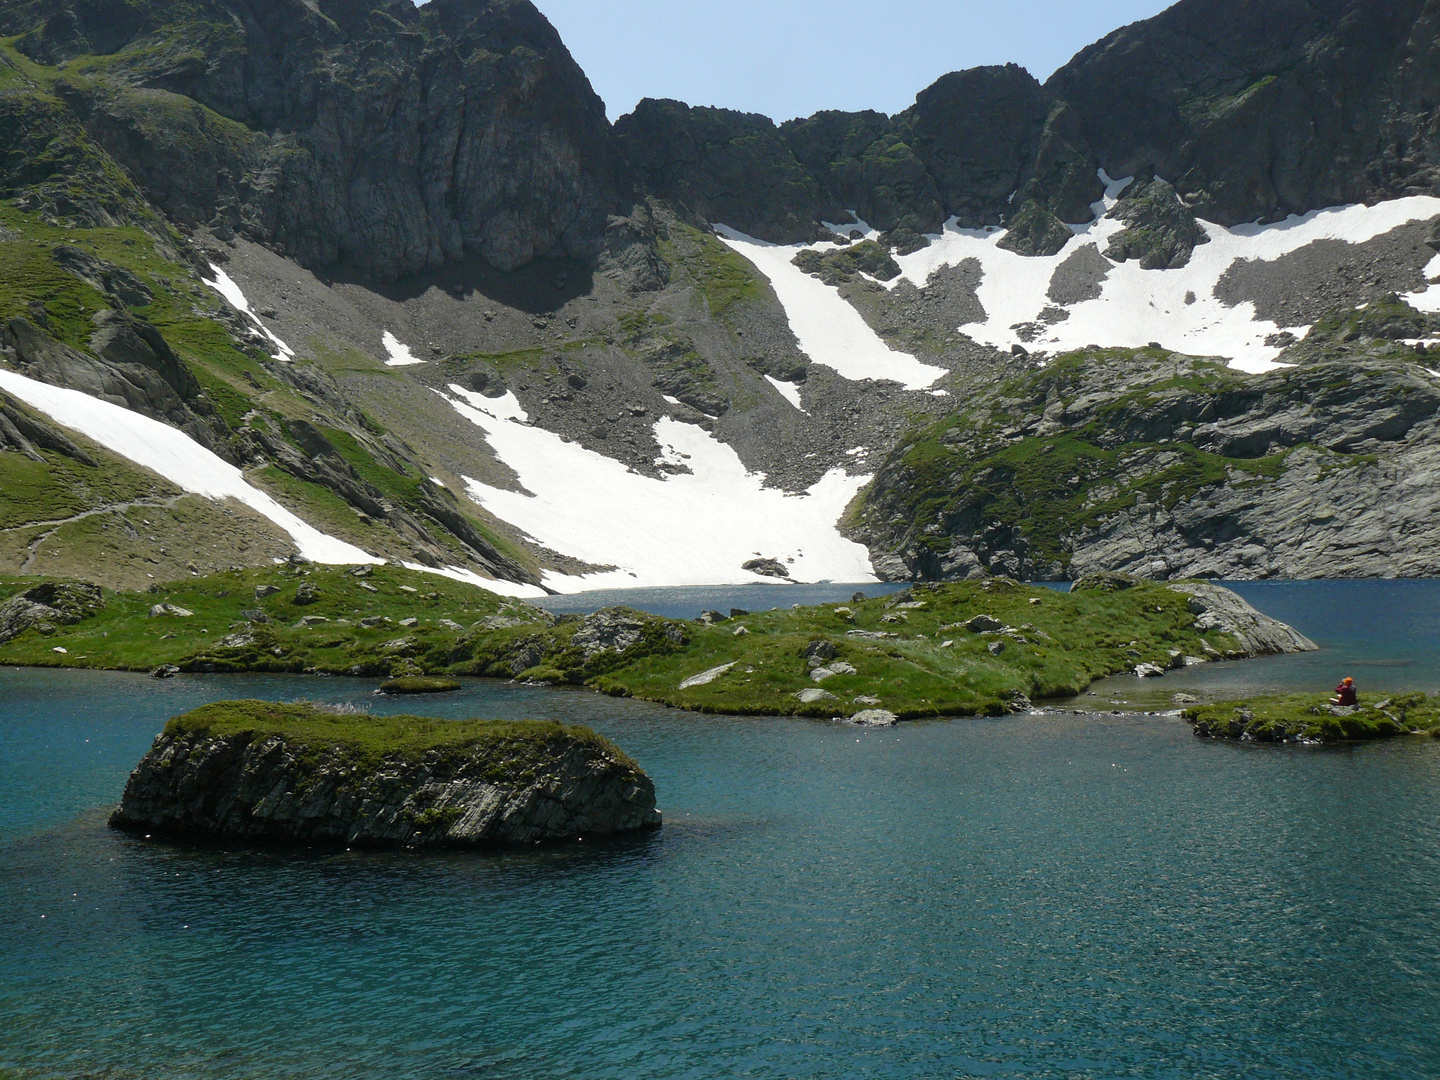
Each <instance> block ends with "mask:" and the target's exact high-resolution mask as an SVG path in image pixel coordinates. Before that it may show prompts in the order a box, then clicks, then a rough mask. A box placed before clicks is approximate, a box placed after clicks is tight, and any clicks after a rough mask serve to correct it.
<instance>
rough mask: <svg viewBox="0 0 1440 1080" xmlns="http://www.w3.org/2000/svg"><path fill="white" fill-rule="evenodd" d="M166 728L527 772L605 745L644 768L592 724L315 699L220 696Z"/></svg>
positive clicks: (372, 758)
mask: <svg viewBox="0 0 1440 1080" xmlns="http://www.w3.org/2000/svg"><path fill="white" fill-rule="evenodd" d="M164 734H165V736H167V737H169V738H171V739H182V738H185V737H186V736H192V735H197V736H205V737H211V738H231V737H233V736H237V735H238V736H244V737H245V738H246V739H248V740H250V741H258V740H263V739H266V738H269V737H270V736H278V737H280V738H282V739H284V740H285V741H286V742H287V743H289V744H291V745H292V746H295V747H300V748H304V749H305V750H306V751H308V752H310V753H319V752H322V751H324V752H331V751H334V752H337V753H339V754H341V755H342V756H343V757H344V758H346V759H347V760H348V761H349V762H351V763H352V764H353V765H356V766H359V767H366V768H369V767H374V766H376V765H378V764H380V763H381V762H384V761H395V762H408V763H415V762H420V761H423V760H424V759H425V758H426V757H427V756H428V755H430V754H432V753H436V752H438V753H440V754H441V755H451V756H454V755H458V754H464V755H466V756H469V757H474V758H477V759H480V760H482V761H483V762H484V763H485V765H486V767H487V768H488V769H489V770H491V771H493V772H494V773H496V774H497V775H499V774H502V773H510V772H514V771H519V772H524V771H526V770H529V769H533V768H534V767H535V766H537V765H539V764H542V763H543V762H544V761H545V760H546V758H547V757H549V756H550V755H552V754H553V753H554V751H555V749H556V748H557V747H558V746H562V745H565V746H569V745H577V746H587V747H592V748H594V749H597V750H603V751H605V752H607V753H609V754H612V755H614V756H615V757H616V759H617V760H621V761H623V762H624V763H626V764H628V765H630V766H631V767H633V768H636V769H638V768H639V766H637V765H635V763H634V762H633V761H631V760H630V759H629V758H628V757H626V756H625V755H624V753H623V752H622V751H621V750H620V749H619V748H618V747H616V746H615V745H614V744H613V743H611V742H610V741H609V740H607V739H605V738H602V737H601V736H599V735H597V734H596V733H595V732H593V731H591V730H590V729H589V728H587V727H578V726H574V725H570V724H557V723H554V722H551V721H543V720H440V719H434V718H431V717H425V716H369V715H367V714H364V713H346V712H333V711H327V710H326V709H325V708H324V707H323V706H316V705H313V704H310V703H308V702H291V703H280V702H273V701H220V702H216V703H214V704H212V705H203V706H201V707H200V708H198V709H195V710H194V711H193V712H188V713H186V714H185V715H184V716H177V717H176V718H175V719H173V720H171V721H170V722H169V723H168V724H166V725H165V732H164Z"/></svg>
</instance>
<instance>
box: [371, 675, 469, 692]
mask: <svg viewBox="0 0 1440 1080" xmlns="http://www.w3.org/2000/svg"><path fill="white" fill-rule="evenodd" d="M459 689H460V683H459V681H458V680H456V679H441V678H436V677H435V676H433V675H402V676H400V677H399V678H398V679H387V680H385V681H384V682H383V683H381V684H380V692H381V693H382V694H448V693H450V692H451V691H452V690H459Z"/></svg>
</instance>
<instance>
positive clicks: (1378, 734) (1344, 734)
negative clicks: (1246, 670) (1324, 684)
mask: <svg viewBox="0 0 1440 1080" xmlns="http://www.w3.org/2000/svg"><path fill="white" fill-rule="evenodd" d="M1329 702H1330V699H1329V697H1328V695H1324V694H1283V695H1277V696H1274V697H1259V698H1251V699H1248V700H1245V701H1221V702H1216V703H1215V704H1213V705H1197V706H1195V707H1194V708H1190V709H1186V710H1185V714H1184V715H1185V719H1187V720H1189V721H1191V722H1192V723H1193V724H1194V725H1195V734H1197V735H1202V736H1209V737H1211V738H1217V739H1242V740H1246V741H1254V742H1322V743H1334V742H1358V741H1361V740H1366V739H1386V738H1390V737H1392V736H1395V735H1427V734H1428V735H1435V736H1440V698H1432V697H1426V695H1424V694H1394V695H1391V696H1389V697H1386V696H1382V695H1375V696H1374V697H1373V699H1372V700H1370V701H1365V700H1362V701H1361V702H1360V704H1359V705H1358V706H1357V707H1356V708H1355V709H1353V710H1349V709H1337V708H1333V707H1332V706H1331V705H1330V703H1329Z"/></svg>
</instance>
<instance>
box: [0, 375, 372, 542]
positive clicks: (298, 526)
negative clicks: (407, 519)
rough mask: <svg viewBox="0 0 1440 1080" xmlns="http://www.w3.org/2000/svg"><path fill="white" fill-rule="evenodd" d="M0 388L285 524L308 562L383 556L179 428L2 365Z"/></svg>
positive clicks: (204, 491) (175, 477)
mask: <svg viewBox="0 0 1440 1080" xmlns="http://www.w3.org/2000/svg"><path fill="white" fill-rule="evenodd" d="M0 389H3V390H4V391H5V392H6V393H9V394H13V395H14V396H15V397H17V398H19V399H20V400H21V401H23V402H25V403H26V404H27V405H29V406H31V407H32V408H35V409H39V410H40V411H41V412H43V413H44V414H45V415H46V416H48V417H50V419H52V420H54V421H55V422H56V423H57V424H61V425H63V426H64V427H67V428H70V429H72V430H74V431H78V432H80V434H82V435H84V436H85V437H86V438H89V439H93V440H94V441H95V442H97V443H99V444H100V445H101V446H103V447H105V449H107V450H111V451H113V452H114V453H116V454H119V455H120V456H121V457H124V458H127V459H129V460H130V461H133V462H135V464H137V465H143V466H144V467H145V468H147V469H151V470H153V471H154V472H157V473H159V474H160V475H161V476H163V477H164V478H165V479H167V480H169V481H170V482H171V483H172V484H174V485H176V486H177V487H179V488H181V489H182V490H184V491H188V492H190V493H191V494H194V495H202V496H204V497H205V498H207V499H214V500H216V501H217V502H218V501H220V500H223V499H234V500H236V501H237V502H241V503H244V504H245V505H246V506H248V507H250V509H252V510H254V511H256V512H257V513H259V514H261V515H262V516H264V517H266V518H269V519H270V520H271V521H273V522H274V523H275V524H276V525H278V526H279V527H280V528H281V529H283V530H285V532H286V533H288V534H289V535H290V537H291V539H293V540H294V541H295V546H296V547H298V548H299V549H300V554H301V555H303V556H305V557H306V558H307V559H309V560H311V561H312V562H317V563H327V564H331V565H340V566H345V565H350V564H353V563H383V562H384V561H385V560H384V559H378V558H376V557H375V556H373V555H371V554H369V553H368V552H365V551H362V550H360V549H359V548H357V547H355V546H354V545H353V544H347V543H346V542H345V541H343V540H338V539H336V538H335V537H333V536H327V535H326V534H325V533H322V532H321V531H320V530H318V529H316V528H314V527H313V526H311V525H309V524H307V523H306V522H304V521H302V520H300V518H298V517H296V516H295V515H294V514H292V513H291V512H290V511H289V510H287V509H285V507H283V506H281V505H280V504H279V503H278V502H276V501H275V500H274V499H272V498H271V497H270V496H269V495H267V494H265V492H263V491H261V490H260V489H259V488H257V487H254V486H253V485H251V484H250V483H249V481H247V480H246V479H245V475H244V474H243V473H242V472H241V471H240V470H239V469H238V468H236V467H235V466H234V465H231V464H230V463H229V462H227V461H223V460H221V459H220V458H219V457H217V456H215V455H214V454H213V453H211V452H210V451H209V450H207V449H205V447H203V446H201V445H200V444H199V443H197V442H196V441H195V440H194V439H192V438H190V436H189V435H186V434H185V433H184V432H183V431H180V430H179V429H178V428H173V427H170V426H169V425H168V424H162V423H161V422H160V421H159V420H152V419H151V418H150V417H148V416H142V415H140V414H139V413H137V412H132V411H131V410H129V409H127V408H125V407H123V406H121V405H114V404H111V403H110V402H108V401H101V400H100V399H99V398H93V397H91V396H90V395H88V394H82V393H81V392H80V391H78V390H68V389H66V388H64V387H60V386H51V385H50V384H49V383H42V382H36V381H35V380H34V379H27V378H26V377H25V376H23V375H20V374H18V373H16V372H13V371H6V370H4V369H0Z"/></svg>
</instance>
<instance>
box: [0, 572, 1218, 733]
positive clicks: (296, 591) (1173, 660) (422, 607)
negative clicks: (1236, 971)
mask: <svg viewBox="0 0 1440 1080" xmlns="http://www.w3.org/2000/svg"><path fill="white" fill-rule="evenodd" d="M357 573H358V574H359V575H361V576H357ZM35 585H36V582H35V580H34V579H28V580H10V581H0V611H3V604H4V603H5V602H6V598H7V597H10V596H18V595H20V594H22V593H24V592H26V591H33V589H34V587H35ZM101 601H102V602H101V603H100V605H99V606H98V608H94V609H88V610H87V611H86V612H84V613H82V615H81V617H79V618H78V621H75V622H73V623H66V624H61V623H56V622H54V621H51V622H46V623H42V624H37V625H34V626H32V627H30V628H29V629H26V630H24V631H23V632H21V633H19V634H18V635H17V636H15V637H14V638H13V639H11V640H9V641H6V642H0V663H8V664H32V665H47V666H78V667H95V668H118V669H125V670H132V671H133V670H142V671H144V670H152V669H162V670H168V668H167V666H168V667H169V668H173V669H174V670H176V671H180V672H241V671H273V672H294V673H324V674H335V675H362V676H371V677H374V676H379V677H388V678H413V677H420V676H427V677H453V676H457V675H471V676H488V677H498V678H505V679H519V680H521V681H526V682H537V683H551V684H557V683H563V684H570V685H589V686H592V687H594V688H596V689H599V690H601V691H604V692H606V693H609V694H615V695H630V696H634V697H638V698H644V699H646V700H650V701H657V702H662V703H664V704H667V705H672V706H677V707H681V708H687V709H696V710H703V711H707V712H728V713H751V714H764V715H778V714H799V715H814V716H827V717H828V716H850V715H853V714H855V713H857V712H862V711H865V710H868V709H876V708H879V709H885V710H888V711H890V712H893V713H895V714H896V715H897V716H898V717H900V718H902V719H904V718H915V717H923V716H960V715H977V714H994V713H998V712H1004V711H1007V710H1011V709H1014V708H1016V707H1018V706H1023V704H1024V702H1025V699H1027V698H1030V699H1034V698H1046V697H1063V696H1068V695H1072V694H1076V693H1079V692H1080V691H1082V690H1084V689H1085V688H1086V687H1087V686H1088V685H1089V684H1090V683H1091V682H1092V681H1093V680H1095V679H1097V678H1100V677H1102V676H1105V675H1111V674H1115V673H1117V672H1121V671H1126V670H1133V669H1135V668H1136V667H1137V666H1139V665H1141V664H1153V665H1155V666H1156V667H1158V668H1161V669H1167V668H1172V667H1176V666H1180V665H1183V664H1184V663H1186V662H1191V663H1193V662H1196V660H1197V659H1198V660H1213V659H1219V658H1221V657H1237V656H1241V655H1245V653H1244V651H1243V650H1242V649H1241V648H1240V646H1239V644H1238V642H1237V640H1236V639H1235V638H1234V637H1232V636H1231V635H1230V634H1229V633H1226V632H1222V631H1220V630H1217V629H1213V628H1212V629H1203V628H1202V627H1201V626H1200V625H1197V617H1196V615H1195V613H1194V611H1193V610H1192V605H1191V603H1190V597H1188V596H1187V595H1186V594H1184V593H1181V592H1177V591H1176V590H1174V589H1172V588H1170V587H1168V586H1166V585H1164V584H1158V583H1154V582H1144V581H1138V580H1136V579H1133V578H1119V577H1111V578H1105V579H1097V580H1094V581H1093V582H1091V583H1089V587H1087V584H1086V583H1081V584H1080V585H1078V586H1077V588H1076V589H1075V590H1074V591H1073V592H1071V593H1069V594H1062V593H1058V592H1055V591H1053V590H1051V589H1046V588H1043V587H1039V586H1029V585H1023V584H1020V583H1018V582H1015V581H1012V580H1010V579H1009V578H991V579H986V580H982V581H965V582H954V583H949V584H943V585H917V586H915V587H913V588H912V589H910V590H907V591H905V592H903V593H898V594H895V595H893V596H889V597H884V598H880V599H860V600H855V601H853V602H851V603H846V604H825V605H819V606H815V607H805V608H793V609H788V610H776V611H766V612H757V613H755V614H746V615H740V616H737V617H735V618H730V619H724V618H720V619H716V618H713V617H712V618H710V619H698V620H694V621H689V622H679V621H676V620H671V619H663V618H660V617H658V616H654V615H649V614H646V613H643V612H639V611H633V610H630V609H625V608H612V609H606V610H604V611H599V612H595V613H593V614H591V615H587V616H583V617H582V616H578V615H568V616H563V617H559V618H557V617H556V616H553V615H550V614H548V613H546V612H543V611H541V610H539V609H537V608H534V607H532V606H530V605H527V604H524V603H520V602H518V601H507V600H504V599H502V598H500V597H497V596H494V595H492V594H489V593H486V592H482V591H481V590H478V589H474V588H472V587H470V586H467V585H462V584H458V583H454V582H449V581H446V580H444V579H440V578H436V577H433V576H429V575H424V574H420V573H415V572H412V571H408V570H404V569H395V568H391V567H376V568H361V569H359V570H355V569H345V568H332V567H316V566H300V567H274V568H271V569H266V570H253V571H233V572H229V573H224V574H217V575H214V576H212V577H209V578H197V579H194V580H191V581H186V582H178V583H174V584H172V585H167V586H157V587H156V588H154V589H152V590H150V591H147V592H144V593H111V592H105V593H104V594H103V595H102V597H101ZM1206 625H1213V624H1206ZM1187 657H1188V658H1190V659H1189V661H1187V660H1186V658H1187Z"/></svg>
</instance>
